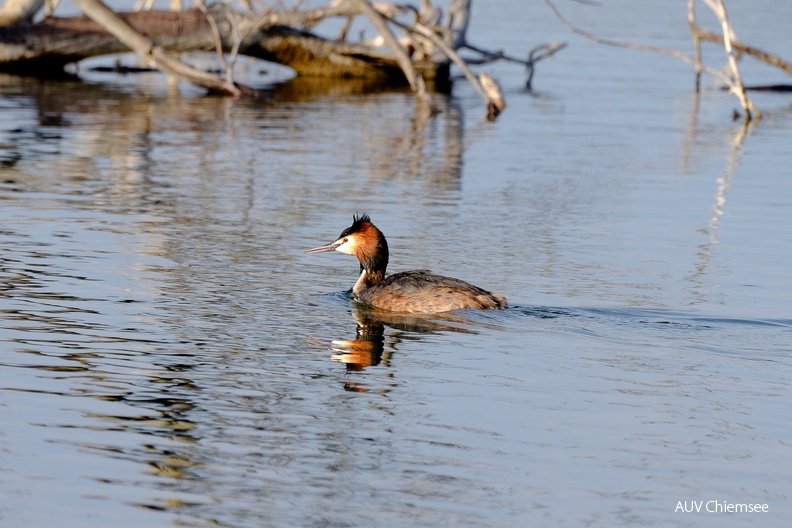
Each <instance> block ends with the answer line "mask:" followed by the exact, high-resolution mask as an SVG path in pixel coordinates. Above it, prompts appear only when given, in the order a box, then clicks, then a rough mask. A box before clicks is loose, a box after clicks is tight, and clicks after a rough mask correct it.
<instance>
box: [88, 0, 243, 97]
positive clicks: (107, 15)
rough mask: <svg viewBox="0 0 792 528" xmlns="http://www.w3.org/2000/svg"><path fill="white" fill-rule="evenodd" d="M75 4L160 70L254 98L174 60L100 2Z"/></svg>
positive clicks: (234, 94)
mask: <svg viewBox="0 0 792 528" xmlns="http://www.w3.org/2000/svg"><path fill="white" fill-rule="evenodd" d="M75 3H76V4H77V5H78V6H79V7H80V9H82V10H83V12H84V13H85V14H86V15H87V16H88V17H90V18H91V19H93V20H94V21H95V22H96V23H97V24H99V25H101V26H102V27H104V28H105V29H106V30H107V31H108V32H110V33H111V34H112V35H113V36H114V37H116V38H117V39H118V40H119V41H121V42H122V43H124V45H126V46H128V47H129V49H131V50H132V51H134V52H136V53H138V54H139V55H141V56H143V57H144V58H145V59H146V60H149V61H151V62H152V63H153V64H155V65H156V66H157V68H158V69H160V70H162V71H164V72H166V73H169V74H171V75H175V76H177V77H181V78H183V79H186V80H188V81H189V82H191V83H193V84H196V85H198V86H202V87H204V88H208V89H210V90H215V91H219V92H224V93H228V94H230V95H233V96H235V97H239V96H242V95H253V94H255V93H256V92H255V91H254V90H251V89H249V88H245V87H241V86H236V85H234V84H232V83H228V82H226V81H224V80H222V79H220V78H219V77H217V76H216V75H212V74H210V73H206V72H202V71H199V70H196V69H194V68H192V67H191V66H188V65H187V64H185V63H183V62H182V61H180V60H178V59H175V58H173V57H172V56H170V55H168V54H167V53H166V52H165V50H163V49H162V48H160V47H158V46H155V45H154V43H153V42H151V41H150V40H149V39H147V38H146V37H144V36H143V35H141V34H140V33H138V32H137V31H135V30H134V29H132V26H130V25H129V24H127V23H126V22H125V21H124V20H122V19H121V18H119V17H118V15H116V14H115V13H114V12H113V11H112V10H110V8H108V7H107V6H106V5H104V4H103V3H102V2H101V1H100V0H75Z"/></svg>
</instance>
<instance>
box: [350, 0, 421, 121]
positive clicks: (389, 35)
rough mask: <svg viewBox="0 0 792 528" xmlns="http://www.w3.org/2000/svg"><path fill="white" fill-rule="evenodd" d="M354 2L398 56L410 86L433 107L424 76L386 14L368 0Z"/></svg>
mask: <svg viewBox="0 0 792 528" xmlns="http://www.w3.org/2000/svg"><path fill="white" fill-rule="evenodd" d="M353 3H354V5H356V6H357V7H358V8H359V9H360V10H361V11H362V12H363V13H364V14H365V15H366V16H367V17H368V18H369V20H370V21H371V23H372V24H373V25H374V27H375V28H376V29H377V31H378V32H379V34H380V36H381V37H382V38H383V39H384V40H385V44H386V45H387V46H388V47H389V48H390V49H391V51H392V52H393V55H394V56H395V57H396V62H398V63H399V66H400V67H401V69H402V71H403V72H404V76H405V77H407V82H409V83H410V86H411V87H412V89H413V91H414V92H415V93H416V95H417V96H418V98H419V99H420V100H421V101H423V102H424V103H426V104H427V105H429V107H430V108H432V98H431V97H430V96H429V92H428V91H427V90H426V83H424V79H423V77H422V76H421V74H420V73H418V71H416V69H415V66H413V63H412V61H411V60H410V57H408V56H407V53H406V52H405V51H404V48H402V47H401V44H399V41H398V40H396V37H395V36H394V35H393V32H392V31H391V30H390V28H389V27H388V24H387V23H386V22H385V15H383V14H382V13H380V12H379V11H377V10H376V9H375V8H374V7H372V6H371V4H370V3H369V2H368V1H367V0H353ZM391 21H392V19H391Z"/></svg>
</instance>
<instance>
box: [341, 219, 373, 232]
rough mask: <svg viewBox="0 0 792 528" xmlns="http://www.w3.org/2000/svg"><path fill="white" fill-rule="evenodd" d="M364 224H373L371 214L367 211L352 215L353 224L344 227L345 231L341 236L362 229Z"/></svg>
mask: <svg viewBox="0 0 792 528" xmlns="http://www.w3.org/2000/svg"><path fill="white" fill-rule="evenodd" d="M363 224H371V217H370V216H369V215H367V214H366V213H362V214H354V215H352V225H351V226H349V227H347V228H346V229H344V231H343V232H342V233H341V236H342V237H345V236H347V235H350V234H352V233H356V232H357V231H360V229H361V228H362V227H363Z"/></svg>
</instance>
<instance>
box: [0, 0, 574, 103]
mask: <svg viewBox="0 0 792 528" xmlns="http://www.w3.org/2000/svg"><path fill="white" fill-rule="evenodd" d="M42 2H43V0H6V4H4V5H8V4H10V3H15V4H17V5H22V4H24V6H26V9H27V11H26V14H27V15H29V12H30V10H31V9H34V8H40V7H41V5H42ZM76 3H77V5H78V6H79V7H80V8H81V9H82V10H83V12H84V13H85V14H86V15H87V16H81V17H69V18H65V17H64V18H44V19H43V20H41V21H40V22H37V23H30V22H25V21H24V17H22V19H21V20H18V21H17V23H16V25H12V26H6V27H0V69H3V70H12V71H25V72H26V73H32V74H44V75H53V74H57V73H58V72H62V71H63V69H64V67H65V66H66V65H68V64H71V63H76V62H79V61H81V60H83V59H86V58H89V57H95V56H100V55H108V54H116V53H124V52H128V51H130V50H132V51H135V52H136V53H138V54H139V55H141V56H142V57H143V58H144V59H145V61H146V62H148V63H149V64H152V65H153V66H155V67H156V68H158V69H160V70H162V71H165V72H167V73H169V74H172V75H176V76H178V77H180V78H183V79H186V80H188V81H190V82H193V83H195V84H198V85H200V86H204V87H206V88H208V89H210V90H213V91H220V92H225V93H228V94H231V95H235V96H240V95H247V94H250V93H252V92H253V91H252V90H249V89H246V88H245V87H244V86H240V85H239V84H237V83H235V82H234V79H233V64H234V60H235V58H236V56H237V55H247V56H250V57H254V58H259V59H263V60H266V61H270V62H275V63H279V64H283V65H285V66H288V67H290V68H292V69H293V70H295V71H296V72H297V74H298V75H301V76H312V77H313V76H316V77H335V78H360V79H366V80H369V81H376V82H386V83H407V84H409V85H410V86H411V87H412V88H413V90H414V91H415V92H416V94H417V95H418V97H419V99H420V100H421V101H423V102H424V103H425V104H426V105H427V106H429V107H430V108H431V98H430V96H429V93H428V90H429V89H432V88H434V89H437V88H442V87H444V86H445V85H447V83H448V82H449V70H450V65H451V64H452V62H453V63H455V64H456V65H458V67H459V68H461V69H462V71H463V73H464V74H465V76H466V77H467V78H468V80H469V81H470V82H471V83H472V84H473V86H474V87H475V88H476V90H477V91H478V93H479V94H480V95H481V97H482V99H483V100H484V101H485V103H486V105H487V108H488V116H489V117H490V118H493V117H494V116H496V115H497V114H498V112H500V111H501V110H503V108H504V107H505V103H504V101H503V97H502V95H501V93H500V90H499V87H498V84H497V83H496V82H495V81H494V80H492V79H489V78H487V77H481V76H476V75H475V74H473V72H471V71H470V68H469V67H468V65H467V63H466V61H465V60H463V59H462V58H461V57H459V55H458V54H457V50H459V49H462V48H468V49H471V50H474V51H478V52H480V53H481V54H482V55H484V56H485V58H486V60H498V59H501V58H503V59H506V57H507V56H506V55H505V54H503V53H502V52H486V51H483V50H480V49H479V48H476V47H474V46H470V45H468V44H467V41H466V31H467V27H468V24H469V15H470V5H471V0H451V2H450V6H449V8H448V12H447V14H446V17H445V18H446V22H445V24H441V18H442V11H441V10H440V9H439V8H436V7H433V6H432V5H431V3H430V2H429V1H428V0H422V2H421V8H420V9H418V8H414V7H410V6H404V5H396V4H384V3H372V2H369V1H367V0H336V1H334V2H332V3H331V4H330V5H328V6H326V7H320V8H314V9H304V10H298V9H297V8H296V7H295V8H293V9H289V10H283V11H265V12H263V13H258V14H256V13H252V12H240V11H237V10H234V9H232V8H231V7H229V6H227V5H224V4H223V5H214V6H211V7H209V8H206V7H204V6H203V4H199V7H198V8H193V9H188V10H185V11H144V12H127V13H114V12H112V11H111V10H110V9H109V8H107V7H106V6H104V4H102V3H101V0H76ZM48 5H50V6H51V5H52V3H51V2H50V3H49V4H48ZM358 16H364V17H366V18H367V19H368V20H369V21H370V23H372V24H373V25H374V26H375V28H376V29H377V31H378V33H379V35H380V39H381V42H380V43H374V44H371V43H364V42H357V43H356V42H348V41H346V40H345V38H344V37H342V39H341V40H332V39H328V38H324V37H321V36H318V35H316V34H314V33H311V32H309V31H306V30H305V29H304V28H310V27H313V26H314V25H315V24H317V23H318V22H320V21H321V20H323V19H325V18H328V17H343V18H346V19H347V20H351V19H353V18H354V17H358ZM28 18H29V16H28ZM0 25H2V24H1V23H0ZM397 31H398V32H399V36H397V35H396V32H397ZM345 32H346V28H345V31H344V33H345ZM382 43H384V44H386V47H382V46H381V44H382ZM561 47H563V46H561ZM558 49H560V48H558ZM186 51H206V52H216V53H218V55H219V57H220V62H221V64H222V66H223V68H224V69H225V75H224V76H223V77H220V76H216V75H214V74H207V73H206V72H200V71H196V70H194V69H192V68H190V67H189V66H188V65H186V64H184V63H183V62H181V61H179V60H178V59H177V58H176V55H175V54H178V53H180V52H186ZM227 55H228V56H230V60H226V56H227ZM506 60H509V59H506ZM473 62H475V61H473ZM520 62H524V61H520Z"/></svg>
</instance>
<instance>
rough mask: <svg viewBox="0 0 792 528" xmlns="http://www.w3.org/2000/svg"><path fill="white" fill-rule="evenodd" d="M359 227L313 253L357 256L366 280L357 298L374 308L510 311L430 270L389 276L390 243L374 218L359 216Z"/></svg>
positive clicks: (495, 298) (493, 296)
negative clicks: (496, 309)
mask: <svg viewBox="0 0 792 528" xmlns="http://www.w3.org/2000/svg"><path fill="white" fill-rule="evenodd" d="M352 220H353V223H352V225H351V226H350V227H348V228H346V229H344V231H342V232H341V235H340V236H339V237H338V239H336V240H335V241H334V242H331V243H330V244H327V245H325V246H320V247H316V248H313V249H309V250H308V253H323V252H325V251H339V252H341V253H347V254H350V255H355V256H356V257H357V258H358V261H359V262H360V276H359V277H358V280H357V282H356V283H355V286H354V287H353V288H352V294H353V295H354V296H355V298H356V299H358V300H359V301H361V302H364V303H366V304H368V305H371V306H374V307H376V308H380V309H383V310H389V311H393V312H402V313H440V312H450V311H453V310H465V309H474V310H487V309H490V308H506V306H507V303H506V299H505V298H504V297H503V296H502V295H499V294H497V293H492V292H489V291H487V290H483V289H481V288H479V287H478V286H474V285H472V284H470V283H468V282H465V281H463V280H460V279H455V278H453V277H444V276H442V275H435V274H434V273H432V272H431V271H429V270H414V271H404V272H402V273H397V274H395V275H391V276H390V277H387V278H386V277H385V270H386V269H387V267H388V257H389V252H388V242H387V241H386V240H385V235H383V234H382V231H380V230H379V229H377V227H376V226H375V225H374V224H372V223H371V218H369V216H368V215H366V214H363V215H360V216H358V215H355V216H353V217H352Z"/></svg>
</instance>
